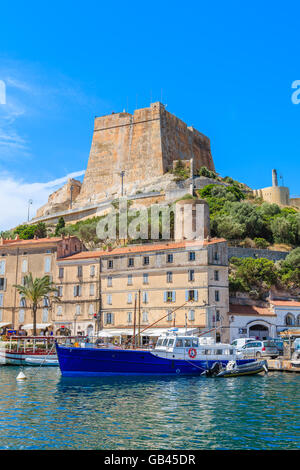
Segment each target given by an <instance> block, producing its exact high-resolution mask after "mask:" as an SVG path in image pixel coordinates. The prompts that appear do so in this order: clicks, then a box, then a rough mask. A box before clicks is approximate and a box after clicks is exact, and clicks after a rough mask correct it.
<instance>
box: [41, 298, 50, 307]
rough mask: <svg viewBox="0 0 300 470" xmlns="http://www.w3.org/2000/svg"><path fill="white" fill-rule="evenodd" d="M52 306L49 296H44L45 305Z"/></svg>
mask: <svg viewBox="0 0 300 470" xmlns="http://www.w3.org/2000/svg"><path fill="white" fill-rule="evenodd" d="M49 306H50V301H49V297H46V296H45V297H44V298H43V307H49Z"/></svg>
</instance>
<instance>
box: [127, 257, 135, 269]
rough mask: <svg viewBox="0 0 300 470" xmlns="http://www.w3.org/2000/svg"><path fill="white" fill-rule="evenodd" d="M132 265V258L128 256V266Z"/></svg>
mask: <svg viewBox="0 0 300 470" xmlns="http://www.w3.org/2000/svg"><path fill="white" fill-rule="evenodd" d="M132 266H134V258H128V267H129V268H131V267H132Z"/></svg>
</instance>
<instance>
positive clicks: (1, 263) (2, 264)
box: [0, 259, 5, 276]
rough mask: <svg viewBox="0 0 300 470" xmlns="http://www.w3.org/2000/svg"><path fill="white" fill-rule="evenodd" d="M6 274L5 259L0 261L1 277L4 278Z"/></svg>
mask: <svg viewBox="0 0 300 470" xmlns="http://www.w3.org/2000/svg"><path fill="white" fill-rule="evenodd" d="M4 274H5V259H3V260H1V261H0V275H1V276H4Z"/></svg>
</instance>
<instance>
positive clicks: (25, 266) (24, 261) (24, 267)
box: [22, 259, 28, 273]
mask: <svg viewBox="0 0 300 470" xmlns="http://www.w3.org/2000/svg"><path fill="white" fill-rule="evenodd" d="M27 271H28V262H27V259H23V260H22V273H27Z"/></svg>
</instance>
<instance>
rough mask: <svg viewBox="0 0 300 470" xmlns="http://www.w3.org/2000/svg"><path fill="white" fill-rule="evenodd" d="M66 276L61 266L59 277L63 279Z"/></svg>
mask: <svg viewBox="0 0 300 470" xmlns="http://www.w3.org/2000/svg"><path fill="white" fill-rule="evenodd" d="M63 277H64V268H59V270H58V278H59V279H63Z"/></svg>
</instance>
